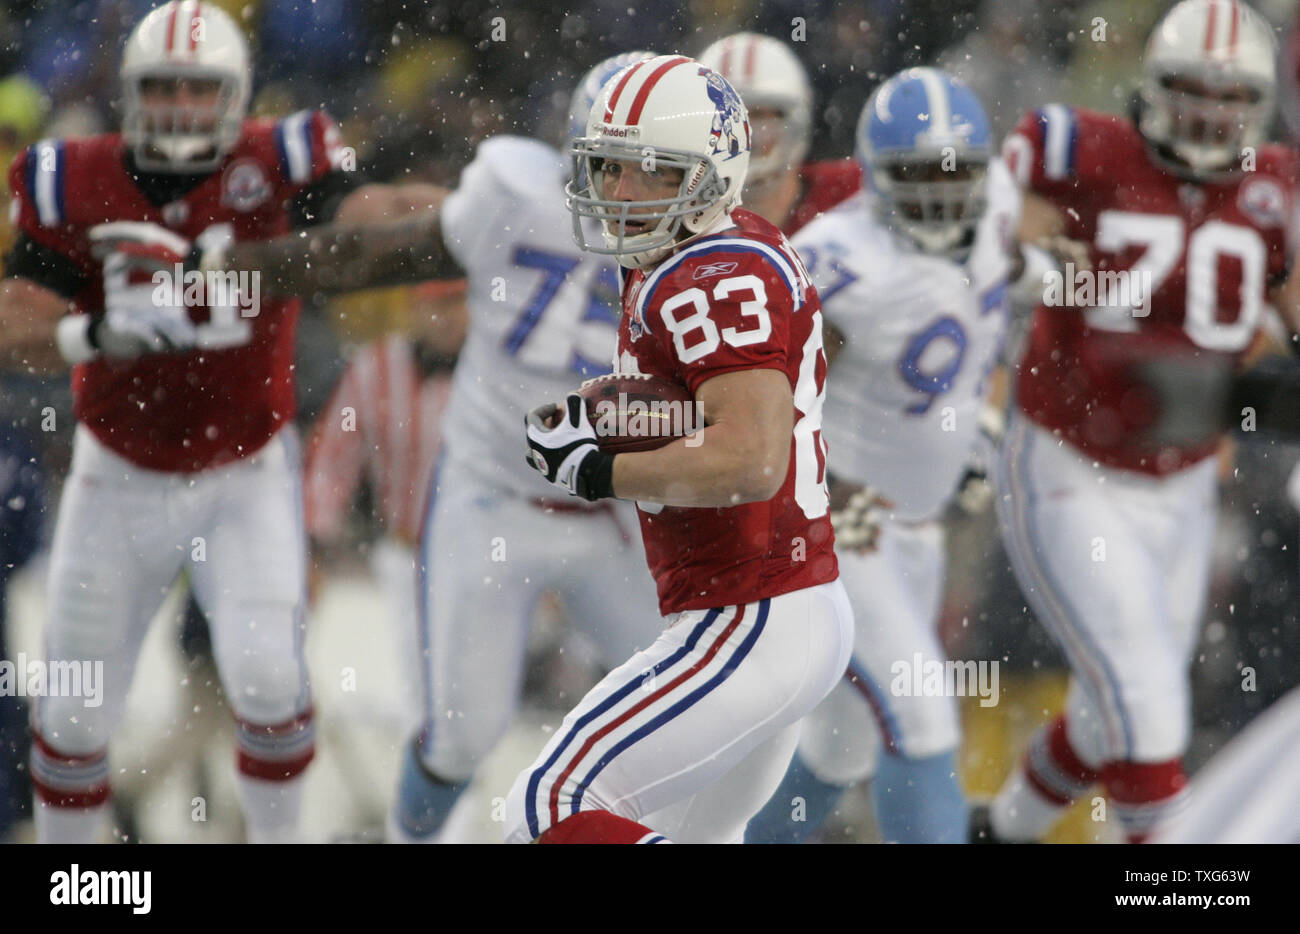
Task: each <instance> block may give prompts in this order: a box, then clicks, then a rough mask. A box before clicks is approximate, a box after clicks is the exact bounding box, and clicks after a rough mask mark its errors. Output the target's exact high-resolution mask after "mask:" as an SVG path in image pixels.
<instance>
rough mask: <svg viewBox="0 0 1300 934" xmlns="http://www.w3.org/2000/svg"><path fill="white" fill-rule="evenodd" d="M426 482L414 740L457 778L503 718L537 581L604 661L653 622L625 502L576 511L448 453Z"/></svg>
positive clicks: (650, 586) (516, 683)
mask: <svg viewBox="0 0 1300 934" xmlns="http://www.w3.org/2000/svg"><path fill="white" fill-rule="evenodd" d="M433 483H434V492H433V495H432V496H431V497H430V505H429V508H430V511H431V518H430V520H429V522H428V524H427V525H426V528H425V530H424V533H423V541H422V542H421V557H420V565H421V569H422V582H421V583H422V586H421V592H422V604H423V606H422V613H421V621H420V631H421V641H422V646H421V648H422V650H423V656H424V659H425V666H426V671H425V678H424V682H425V684H424V687H425V697H424V709H425V714H426V718H427V719H426V722H425V726H424V735H423V737H422V742H421V750H422V758H423V760H424V763H425V765H427V766H428V767H429V769H430V770H432V771H433V773H434V774H436V775H437V776H438V777H439V778H441V779H443V780H444V781H448V782H458V781H464V780H466V779H468V778H470V777H471V776H472V775H473V774H474V771H475V769H477V767H478V765H479V763H480V762H481V761H482V760H483V759H484V758H485V757H486V756H487V754H488V753H489V752H491V751H492V749H493V747H494V746H496V744H497V741H498V740H499V739H500V738H501V736H502V734H503V733H504V732H505V731H506V729H507V727H508V726H509V725H510V722H511V721H512V720H513V719H514V715H515V711H516V709H517V707H518V704H519V692H520V688H521V686H522V681H523V673H524V672H523V666H524V659H525V652H526V649H527V647H528V635H529V626H530V623H531V621H532V619H533V615H534V609H535V607H536V604H537V601H538V599H539V598H540V597H541V596H542V594H543V593H544V592H545V591H547V590H550V591H554V592H555V593H557V594H558V595H559V596H560V598H561V599H562V600H563V602H564V607H565V610H566V615H567V618H568V621H569V622H570V623H571V624H572V625H574V626H576V627H578V629H579V630H580V631H582V632H583V633H585V634H586V635H587V636H589V637H590V638H591V639H592V640H593V641H594V642H595V644H596V647H597V649H598V650H599V652H600V657H601V659H602V660H603V661H604V663H605V664H606V665H608V666H609V667H611V668H612V667H613V666H614V665H617V664H618V663H620V662H621V661H622V660H623V659H625V658H627V656H628V655H629V654H631V653H632V652H634V651H636V649H638V648H640V647H641V646H646V645H649V644H650V643H651V642H653V641H654V640H655V638H656V637H657V636H658V635H659V632H660V630H661V629H662V623H661V621H660V619H659V612H658V599H657V597H656V595H655V588H654V581H653V579H652V578H651V577H650V571H649V569H648V568H647V567H646V564H645V558H644V556H643V552H642V550H641V542H640V532H639V529H638V527H637V524H636V516H635V514H634V513H633V512H632V509H631V506H630V504H627V503H615V502H610V503H607V504H605V505H604V506H602V507H600V508H594V509H581V506H582V505H585V503H583V501H581V500H577V499H574V500H573V501H572V502H573V504H574V506H576V507H577V508H574V507H571V506H570V505H569V503H566V502H564V501H560V502H558V503H555V506H554V508H545V507H543V506H542V505H541V504H540V501H534V500H530V499H525V498H522V497H518V496H511V495H509V494H506V493H503V492H501V491H499V490H498V489H496V488H494V487H492V486H490V485H488V484H484V483H483V482H482V481H480V480H479V479H478V478H477V477H476V476H475V475H474V473H473V472H472V471H470V470H467V469H466V468H465V467H463V466H461V465H459V464H457V463H456V462H455V461H454V460H450V459H447V460H444V462H443V463H442V464H441V465H440V466H439V468H438V470H437V471H436V472H435V477H434V480H433ZM545 490H546V486H545V485H544V484H543V483H542V482H541V480H540V478H539V480H538V492H539V493H542V492H544V491H545ZM566 507H568V508H566Z"/></svg>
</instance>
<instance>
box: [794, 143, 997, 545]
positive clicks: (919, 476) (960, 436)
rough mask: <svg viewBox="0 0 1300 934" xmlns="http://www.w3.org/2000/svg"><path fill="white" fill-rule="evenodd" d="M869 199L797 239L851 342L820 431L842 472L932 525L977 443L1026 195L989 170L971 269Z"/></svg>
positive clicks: (825, 303) (832, 319) (832, 315)
mask: <svg viewBox="0 0 1300 934" xmlns="http://www.w3.org/2000/svg"><path fill="white" fill-rule="evenodd" d="M868 197H869V196H868V195H867V193H866V192H861V193H859V194H858V195H856V196H854V197H853V198H851V199H849V200H848V201H846V202H844V203H843V204H841V205H839V206H837V207H836V208H834V209H833V210H831V211H828V212H827V213H825V214H823V215H821V216H820V217H819V218H817V219H816V220H814V221H813V222H812V223H811V224H809V225H808V226H807V227H805V228H804V229H803V230H801V231H800V232H799V233H798V234H797V235H796V236H795V238H794V246H795V248H796V249H797V250H798V251H799V255H800V256H801V257H803V260H804V264H805V265H806V266H807V267H808V270H809V273H810V274H811V276H812V279H813V282H814V284H815V285H816V286H817V291H818V292H819V294H820V295H821V300H822V313H823V315H824V316H825V320H826V321H827V322H828V323H829V324H831V325H833V326H834V327H835V328H836V329H837V330H838V331H839V332H840V333H841V334H842V335H844V338H845V346H844V349H843V350H841V351H840V354H839V356H838V357H837V358H836V360H835V362H834V364H833V366H832V368H831V373H830V378H829V379H828V380H827V396H826V410H825V416H824V420H823V433H824V435H825V437H826V440H827V444H828V445H829V448H830V451H829V459H828V466H829V468H830V471H831V473H832V474H834V475H835V476H836V477H838V478H840V479H842V480H846V481H851V482H856V483H861V484H870V485H871V486H873V487H875V488H876V489H877V490H879V491H880V495H882V496H883V497H885V498H886V499H888V500H890V501H892V502H893V503H894V515H895V516H896V517H897V518H899V519H902V520H904V521H919V520H922V519H928V518H933V517H934V516H936V515H937V514H938V512H939V511H940V510H941V509H942V507H943V506H944V504H945V503H946V502H947V500H948V499H949V497H950V496H951V495H952V494H953V492H954V489H955V487H956V485H957V482H958V481H959V480H960V479H961V476H962V473H963V470H964V467H965V464H966V462H967V461H968V459H969V457H970V455H971V451H972V448H973V445H974V441H975V438H976V432H977V429H978V423H979V410H980V406H981V404H982V402H983V399H984V396H985V393H986V391H987V388H988V384H989V377H990V376H991V374H992V372H993V369H994V368H995V366H996V365H997V362H998V355H999V351H1000V349H1001V345H1002V341H1003V339H1004V337H1005V333H1006V327H1007V323H1008V318H1009V315H1010V309H1009V305H1008V301H1007V272H1008V269H1009V265H1010V260H1009V256H1008V246H1007V245H1008V244H1010V243H1012V242H1013V241H1014V238H1015V234H1016V228H1017V226H1018V224H1019V221H1020V193H1019V190H1018V189H1017V188H1016V185H1015V182H1014V180H1013V179H1012V177H1011V174H1010V173H1009V172H1008V171H1007V169H1006V167H1005V166H1004V165H1003V164H1002V163H1001V162H1000V161H998V160H996V159H995V160H993V162H992V163H991V164H990V166H989V171H988V186H987V197H988V209H987V211H986V213H985V215H984V217H983V218H982V219H981V220H980V224H979V227H978V228H977V231H976V238H975V244H974V246H973V248H972V250H971V253H970V256H969V258H968V259H967V261H966V263H964V264H958V263H955V262H953V261H951V260H947V259H944V258H941V257H936V256H930V255H927V254H925V253H921V252H919V251H917V250H916V249H915V247H913V246H912V245H911V244H910V243H905V242H903V241H902V240H901V239H900V238H899V237H898V236H896V235H895V234H893V233H891V232H890V231H889V230H888V229H886V228H885V227H884V226H882V225H881V224H880V223H879V222H878V221H877V220H876V219H875V218H874V217H873V216H872V214H871V213H870V211H869V209H868V202H867V198H868Z"/></svg>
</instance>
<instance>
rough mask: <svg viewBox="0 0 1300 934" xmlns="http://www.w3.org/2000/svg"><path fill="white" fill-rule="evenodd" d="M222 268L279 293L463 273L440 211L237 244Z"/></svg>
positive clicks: (316, 291)
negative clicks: (445, 237)
mask: <svg viewBox="0 0 1300 934" xmlns="http://www.w3.org/2000/svg"><path fill="white" fill-rule="evenodd" d="M222 265H223V266H224V268H226V269H230V270H238V271H247V272H256V273H258V274H260V276H261V284H262V290H263V292H265V293H270V294H276V295H313V294H331V293H335V292H350V291H353V290H356V289H369V288H378V287H382V286H390V285H402V284H406V283H411V282H423V281H425V280H428V279H445V278H454V277H457V276H460V275H462V274H463V273H462V272H461V270H460V268H459V267H458V266H457V265H456V261H455V260H454V259H452V258H451V255H450V254H449V253H448V252H447V249H446V247H445V246H444V245H443V242H442V232H441V228H440V224H439V221H438V214H437V212H436V211H425V212H422V213H419V214H416V215H413V216H411V217H407V218H403V219H401V220H398V221H391V222H388V223H384V224H368V225H361V224H324V225H321V226H319V227H311V228H308V229H307V230H303V231H299V232H297V233H293V234H289V235H287V236H284V237H277V238H276V239H274V240H252V241H243V242H240V243H236V244H234V245H233V246H232V247H231V248H230V250H229V252H228V253H227V254H226V257H225V262H224V263H223V264H222Z"/></svg>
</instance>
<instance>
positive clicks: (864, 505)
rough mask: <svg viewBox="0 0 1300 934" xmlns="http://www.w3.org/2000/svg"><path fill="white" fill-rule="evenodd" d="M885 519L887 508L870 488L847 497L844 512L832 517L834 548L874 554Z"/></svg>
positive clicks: (887, 513)
mask: <svg viewBox="0 0 1300 934" xmlns="http://www.w3.org/2000/svg"><path fill="white" fill-rule="evenodd" d="M888 518H889V506H888V505H887V503H886V502H885V500H883V499H881V498H880V496H879V495H878V494H877V493H876V490H875V489H874V488H873V487H869V486H866V487H863V488H862V489H860V490H858V491H857V492H855V493H854V494H853V495H851V496H850V497H849V499H848V502H846V503H845V504H844V508H843V509H839V510H837V511H835V512H832V513H831V528H833V529H834V530H835V547H836V548H846V549H848V550H849V551H856V552H858V553H860V554H865V553H867V552H871V551H875V550H876V545H877V544H878V543H879V539H880V529H881V526H882V525H883V524H884V522H885V520H886V519H888Z"/></svg>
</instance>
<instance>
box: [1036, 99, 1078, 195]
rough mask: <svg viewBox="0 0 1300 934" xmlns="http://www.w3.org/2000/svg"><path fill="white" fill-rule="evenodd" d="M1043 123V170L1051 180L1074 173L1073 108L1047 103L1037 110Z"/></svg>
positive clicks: (1074, 132)
mask: <svg viewBox="0 0 1300 934" xmlns="http://www.w3.org/2000/svg"><path fill="white" fill-rule="evenodd" d="M1038 119H1039V121H1040V122H1041V123H1042V124H1043V129H1044V140H1043V172H1044V174H1045V175H1046V176H1047V177H1048V178H1049V179H1051V180H1053V181H1059V180H1061V179H1065V178H1070V177H1071V176H1073V175H1074V142H1075V135H1076V126H1075V119H1074V110H1073V109H1072V108H1070V107H1066V106H1065V105H1064V104H1048V105H1047V106H1046V107H1044V108H1043V109H1042V110H1040V111H1039V112H1038Z"/></svg>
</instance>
